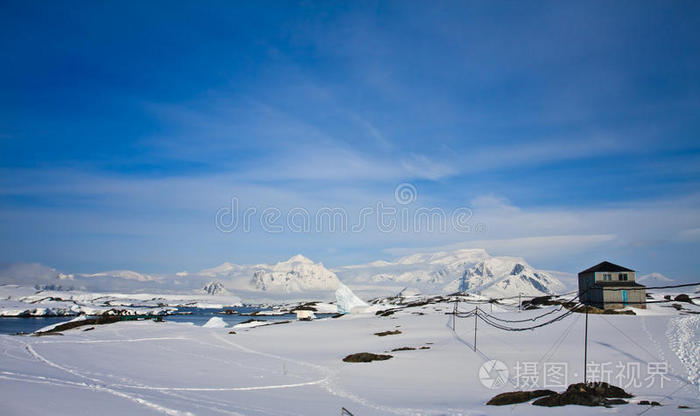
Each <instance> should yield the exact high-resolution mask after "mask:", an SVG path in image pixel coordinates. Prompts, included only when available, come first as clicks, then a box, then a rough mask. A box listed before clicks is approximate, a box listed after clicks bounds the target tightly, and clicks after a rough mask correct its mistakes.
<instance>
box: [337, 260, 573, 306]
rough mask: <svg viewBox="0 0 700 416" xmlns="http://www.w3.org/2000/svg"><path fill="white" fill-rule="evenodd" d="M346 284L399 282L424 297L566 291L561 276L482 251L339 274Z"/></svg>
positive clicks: (344, 270)
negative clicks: (445, 294)
mask: <svg viewBox="0 0 700 416" xmlns="http://www.w3.org/2000/svg"><path fill="white" fill-rule="evenodd" d="M336 272H337V273H338V275H339V276H340V277H341V279H342V280H343V281H344V282H347V283H350V284H352V283H357V284H380V285H381V284H400V285H404V286H411V287H417V288H420V290H421V291H423V292H425V293H439V292H443V293H452V292H457V291H466V292H471V293H477V294H481V295H485V296H492V297H504V296H517V295H518V294H519V293H522V294H524V295H532V296H539V295H544V294H554V293H560V292H562V291H564V290H565V289H566V287H565V285H564V284H563V283H562V282H561V281H560V280H558V279H557V278H555V277H553V276H551V275H550V274H549V273H547V272H544V271H539V270H535V269H534V268H533V267H531V266H530V265H529V264H527V262H526V261H525V260H524V259H522V258H519V257H492V256H490V255H489V254H488V253H487V252H486V251H485V250H482V249H461V250H454V251H447V252H436V253H419V254H412V255H410V256H406V257H402V258H400V259H398V260H396V261H394V262H387V261H375V262H372V263H367V264H364V265H357V266H345V267H341V268H339V269H337V270H336Z"/></svg>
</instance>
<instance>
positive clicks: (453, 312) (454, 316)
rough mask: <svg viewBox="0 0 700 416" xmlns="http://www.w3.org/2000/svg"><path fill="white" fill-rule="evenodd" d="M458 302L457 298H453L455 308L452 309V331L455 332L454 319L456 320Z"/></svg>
mask: <svg viewBox="0 0 700 416" xmlns="http://www.w3.org/2000/svg"><path fill="white" fill-rule="evenodd" d="M458 304H459V298H456V299H455V309H454V311H452V332H455V321H456V320H457V310H458V306H457V305H458Z"/></svg>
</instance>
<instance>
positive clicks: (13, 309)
mask: <svg viewBox="0 0 700 416" xmlns="http://www.w3.org/2000/svg"><path fill="white" fill-rule="evenodd" d="M238 305H241V300H240V298H238V297H237V296H234V295H230V294H228V295H206V294H149V293H138V294H134V293H131V294H125V293H91V292H82V291H73V290H71V291H52V290H35V289H33V288H30V287H25V286H17V285H0V316H75V315H79V314H88V315H99V314H102V313H104V312H107V311H110V310H118V311H123V312H125V313H128V314H132V315H140V314H156V315H161V314H166V313H170V312H173V311H175V310H176V309H175V308H176V307H196V308H223V307H226V306H238Z"/></svg>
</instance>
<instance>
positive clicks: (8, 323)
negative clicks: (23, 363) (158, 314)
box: [0, 306, 329, 334]
mask: <svg viewBox="0 0 700 416" xmlns="http://www.w3.org/2000/svg"><path fill="white" fill-rule="evenodd" d="M226 309H231V310H235V311H237V312H238V313H239V314H238V315H226V314H222V313H221V312H223V311H224V309H200V308H178V313H181V314H179V315H166V316H163V320H164V321H166V322H167V321H170V322H192V323H193V324H195V325H197V326H202V325H204V324H205V323H207V321H208V320H209V319H211V318H212V317H214V316H218V317H220V318H221V319H223V320H224V322H226V323H227V324H228V325H229V326H232V325H235V324H237V323H241V322H244V321H247V320H249V319H257V320H263V321H293V320H296V315H295V314H288V315H274V316H266V315H261V316H247V315H245V314H250V313H252V312H255V311H260V310H262V309H260V308H255V307H249V306H242V307H237V308H226ZM240 314H244V315H240ZM327 315H329V314H317V315H316V316H317V317H319V318H322V317H325V316H327ZM73 318H75V317H74V316H63V317H48V318H6V317H0V334H17V333H31V332H34V331H36V330H37V329H41V328H43V327H45V326H48V325H53V324H56V323H60V322H67V321H70V320H71V319H73Z"/></svg>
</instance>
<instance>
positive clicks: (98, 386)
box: [25, 342, 192, 416]
mask: <svg viewBox="0 0 700 416" xmlns="http://www.w3.org/2000/svg"><path fill="white" fill-rule="evenodd" d="M43 343H48V342H43ZM25 349H26V350H27V352H29V354H31V355H32V356H33V357H34V358H36V359H37V360H38V361H41V362H43V363H44V364H46V365H48V366H50V367H54V368H56V369H59V370H61V371H64V372H66V373H69V374H71V375H74V376H76V377H79V378H84V379H86V380H89V381H91V382H92V383H93V384H88V385H87V387H88V388H90V389H92V390H95V391H101V392H105V393H109V394H112V395H114V396H117V397H120V398H123V399H127V400H130V401H132V402H134V403H137V404H139V405H141V406H144V407H146V408H149V409H151V410H155V411H157V412H160V413H164V414H167V415H169V416H190V415H192V413H190V412H182V411H179V410H176V409H171V408H168V407H165V406H162V405H159V404H157V403H153V402H150V401H148V400H146V399H144V398H142V397H139V396H137V395H132V394H128V393H124V392H122V391H118V390H115V389H111V388H109V387H106V386H104V385H102V384H104V383H102V381H101V380H99V379H96V378H92V377H89V376H86V375H84V374H81V373H80V372H78V371H76V370H73V369H70V368H68V367H64V366H62V365H60V364H56V363H54V362H53V361H51V360H49V359H47V358H46V357H44V356H43V355H41V354H39V353H38V352H37V351H36V350H35V349H34V348H33V347H32V345H31V344H26V345H25Z"/></svg>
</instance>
